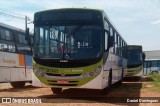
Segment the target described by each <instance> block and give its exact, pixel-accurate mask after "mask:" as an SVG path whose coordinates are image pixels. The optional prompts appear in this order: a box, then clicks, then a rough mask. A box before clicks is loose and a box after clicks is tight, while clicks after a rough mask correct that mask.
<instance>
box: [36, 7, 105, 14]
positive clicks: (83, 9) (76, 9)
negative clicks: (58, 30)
mask: <svg viewBox="0 0 160 106" xmlns="http://www.w3.org/2000/svg"><path fill="white" fill-rule="evenodd" d="M53 10H55V11H58V10H90V11H99V12H103V10H100V9H90V8H58V9H48V10H44V11H38V12H36V13H41V12H49V11H53ZM36 13H35V14H36Z"/></svg>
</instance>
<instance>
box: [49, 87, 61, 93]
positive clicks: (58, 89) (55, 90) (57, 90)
mask: <svg viewBox="0 0 160 106" xmlns="http://www.w3.org/2000/svg"><path fill="white" fill-rule="evenodd" d="M51 90H52V92H53V94H60V93H61V92H62V88H51Z"/></svg>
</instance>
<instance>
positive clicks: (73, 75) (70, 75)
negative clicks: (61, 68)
mask: <svg viewBox="0 0 160 106" xmlns="http://www.w3.org/2000/svg"><path fill="white" fill-rule="evenodd" d="M46 74H47V75H48V76H59V77H60V76H63V77H75V76H80V75H81V74H65V75H63V74H52V73H46Z"/></svg>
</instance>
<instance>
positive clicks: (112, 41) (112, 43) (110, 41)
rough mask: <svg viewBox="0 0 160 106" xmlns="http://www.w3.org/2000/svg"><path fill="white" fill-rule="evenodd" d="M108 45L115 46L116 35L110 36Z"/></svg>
mask: <svg viewBox="0 0 160 106" xmlns="http://www.w3.org/2000/svg"><path fill="white" fill-rule="evenodd" d="M108 46H109V47H113V46H114V36H109V40H108Z"/></svg>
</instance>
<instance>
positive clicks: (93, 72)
mask: <svg viewBox="0 0 160 106" xmlns="http://www.w3.org/2000/svg"><path fill="white" fill-rule="evenodd" d="M101 69H102V68H101V66H99V67H98V68H97V69H95V70H93V71H91V72H88V73H85V74H83V77H84V78H88V77H92V76H95V75H98V74H99V73H100V72H101Z"/></svg>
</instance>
